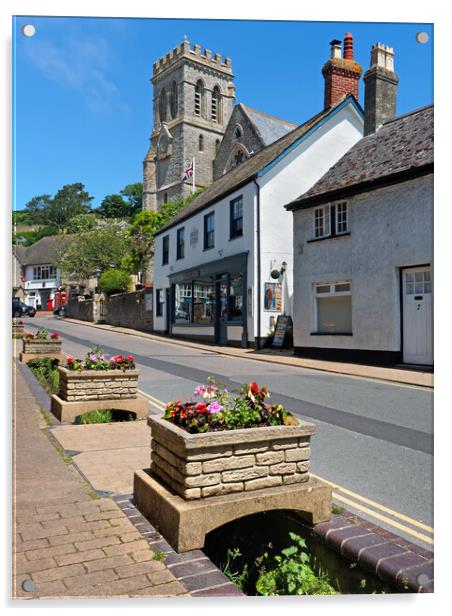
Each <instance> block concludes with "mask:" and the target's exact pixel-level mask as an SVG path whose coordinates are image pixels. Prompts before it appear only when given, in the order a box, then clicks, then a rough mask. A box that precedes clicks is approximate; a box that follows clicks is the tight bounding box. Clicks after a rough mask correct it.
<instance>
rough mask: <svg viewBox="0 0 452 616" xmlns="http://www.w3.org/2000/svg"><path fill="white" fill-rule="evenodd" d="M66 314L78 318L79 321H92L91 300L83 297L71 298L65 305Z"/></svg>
mask: <svg viewBox="0 0 452 616" xmlns="http://www.w3.org/2000/svg"><path fill="white" fill-rule="evenodd" d="M66 315H67V316H68V317H69V318H71V319H78V320H79V321H91V322H92V321H93V320H94V316H93V300H92V299H85V300H82V301H79V300H78V299H71V300H70V301H69V302H68V303H67V306H66Z"/></svg>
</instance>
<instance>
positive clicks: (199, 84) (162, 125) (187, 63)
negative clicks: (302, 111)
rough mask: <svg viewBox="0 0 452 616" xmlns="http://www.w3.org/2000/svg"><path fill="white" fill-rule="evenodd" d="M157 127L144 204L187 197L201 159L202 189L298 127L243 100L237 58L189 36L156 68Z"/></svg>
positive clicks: (198, 179)
mask: <svg viewBox="0 0 452 616" xmlns="http://www.w3.org/2000/svg"><path fill="white" fill-rule="evenodd" d="M152 85H153V119H154V124H153V131H152V134H151V138H150V141H151V145H150V148H149V151H148V152H147V155H146V158H145V159H144V162H143V207H144V209H157V208H158V207H159V206H160V205H161V204H162V203H166V202H167V201H173V200H176V199H180V198H182V197H186V196H188V195H189V194H191V192H192V188H193V186H192V179H187V180H185V181H183V180H182V176H183V172H184V167H185V165H186V164H187V163H189V162H191V161H192V160H193V158H194V159H195V188H201V187H205V186H209V185H210V184H212V182H213V181H214V180H216V179H217V178H219V177H220V176H222V175H223V174H224V173H226V172H227V171H229V170H231V169H232V168H233V167H235V166H237V165H238V164H240V163H241V162H243V161H244V160H246V159H248V158H250V157H251V156H253V155H254V154H257V152H259V151H260V150H262V149H263V148H265V147H266V146H268V145H270V144H271V143H273V142H274V141H276V140H278V139H280V138H281V137H284V136H285V135H287V134H288V133H290V132H291V131H293V130H294V129H295V128H296V124H292V123H291V122H286V121H284V120H280V119H278V118H274V117H272V116H270V115H267V114H265V113H262V112H260V111H256V110H254V109H251V108H250V107H247V106H245V105H243V104H242V103H240V104H238V105H235V102H236V98H235V86H234V75H233V73H232V62H231V59H230V58H224V59H223V58H222V56H221V54H218V53H215V54H212V52H211V51H210V50H209V49H205V50H204V51H203V52H202V51H201V47H200V46H199V45H194V47H193V48H191V47H190V42H189V41H188V40H186V39H185V40H184V41H183V42H182V43H181V45H179V46H177V47H175V48H174V49H173V50H172V51H170V52H169V53H168V54H166V56H164V57H163V58H160V60H157V62H155V63H154V66H153V77H152Z"/></svg>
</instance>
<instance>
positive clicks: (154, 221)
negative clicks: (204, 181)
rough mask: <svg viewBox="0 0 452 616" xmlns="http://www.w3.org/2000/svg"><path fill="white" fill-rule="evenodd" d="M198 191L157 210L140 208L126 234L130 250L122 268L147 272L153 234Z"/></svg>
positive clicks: (188, 202)
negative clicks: (128, 238) (129, 242)
mask: <svg viewBox="0 0 452 616" xmlns="http://www.w3.org/2000/svg"><path fill="white" fill-rule="evenodd" d="M200 192H201V191H200V190H198V191H197V192H196V193H194V194H193V195H190V196H188V197H186V198H185V199H179V200H178V201H169V202H168V203H165V204H163V205H162V206H161V209H160V210H157V211H154V210H151V211H150V210H142V211H140V212H138V213H137V214H136V215H135V217H134V219H133V221H132V224H131V225H130V229H129V233H128V235H129V237H130V240H131V251H130V254H129V255H128V257H127V259H126V260H125V261H124V262H123V268H127V269H129V271H132V272H134V273H137V272H138V271H142V272H145V273H146V272H148V270H149V266H150V264H151V262H152V258H153V256H154V245H155V235H156V234H157V233H158V232H159V231H160V229H162V227H163V226H164V225H166V223H167V222H169V221H170V220H172V219H173V218H174V216H176V214H178V213H179V212H181V211H182V210H183V209H184V208H186V207H187V205H189V204H190V203H191V202H192V201H193V199H194V198H195V197H197V196H198V195H199V193H200ZM145 278H146V276H145Z"/></svg>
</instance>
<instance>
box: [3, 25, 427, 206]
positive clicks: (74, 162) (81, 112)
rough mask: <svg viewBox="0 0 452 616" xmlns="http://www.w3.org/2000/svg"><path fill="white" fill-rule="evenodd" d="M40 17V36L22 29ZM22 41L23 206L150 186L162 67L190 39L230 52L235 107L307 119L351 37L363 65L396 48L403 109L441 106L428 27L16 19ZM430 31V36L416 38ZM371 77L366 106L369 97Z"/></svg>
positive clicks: (18, 198)
mask: <svg viewBox="0 0 452 616" xmlns="http://www.w3.org/2000/svg"><path fill="white" fill-rule="evenodd" d="M28 23H32V24H33V25H34V26H35V28H36V34H35V36H34V37H31V38H27V37H25V36H23V35H22V34H21V28H22V26H23V25H25V24H28ZM13 30H14V34H15V44H14V50H13V55H14V84H15V88H14V109H13V113H14V137H15V147H14V152H15V157H14V173H15V177H14V184H13V186H14V207H15V208H16V209H22V208H23V207H24V206H25V204H26V203H27V201H29V200H30V199H31V198H32V197H33V196H35V195H40V194H54V193H55V192H56V191H57V190H58V189H59V188H61V186H63V185H64V184H68V183H73V182H83V183H84V184H85V187H86V189H87V190H88V191H89V192H90V194H91V195H93V196H94V197H95V199H94V201H93V205H94V206H97V205H99V204H100V202H101V201H102V199H103V197H104V196H105V195H107V194H112V193H117V192H119V191H120V190H121V189H122V188H123V187H124V186H125V185H126V184H129V183H132V182H138V181H141V179H142V175H141V170H142V160H143V158H144V156H145V153H146V150H147V148H148V145H149V135H150V132H151V129H152V87H151V84H150V81H149V80H150V78H151V76H152V64H153V62H154V61H155V60H156V59H158V58H160V57H161V56H163V55H165V54H166V53H167V52H168V51H169V50H170V49H172V48H174V47H175V46H176V45H177V44H179V43H180V42H181V41H182V39H183V37H184V35H186V36H187V37H188V39H189V41H190V43H191V44H192V45H193V44H195V43H199V44H200V45H201V47H203V48H204V47H207V48H208V49H211V50H212V52H219V53H221V54H223V56H229V57H231V58H232V66H233V71H234V74H235V84H236V95H237V102H243V103H245V104H246V105H248V106H250V107H253V108H255V109H258V110H260V111H264V112H266V113H269V114H271V115H274V116H277V117H280V118H283V119H285V120H290V121H292V122H295V123H302V122H304V121H305V120H306V119H308V118H309V117H311V116H313V115H314V114H316V113H318V112H319V111H320V110H321V109H322V107H323V77H322V74H321V68H322V66H323V64H324V62H325V61H326V60H327V59H328V57H329V42H330V40H332V39H333V38H338V39H343V37H344V35H345V33H346V32H349V31H350V32H352V34H353V36H354V42H355V59H356V60H357V61H358V62H359V63H360V64H361V65H362V67H363V69H364V71H365V70H366V69H367V68H368V67H369V60H370V48H371V46H372V44H374V43H376V42H377V41H380V42H383V43H385V44H387V45H390V46H392V47H394V48H395V54H396V57H395V65H396V71H397V73H398V76H399V80H400V82H399V92H398V100H397V112H398V114H402V113H406V112H407V111H411V110H412V109H415V108H417V107H421V106H423V105H426V104H429V103H431V102H433V27H432V26H431V25H428V24H405V23H404V24H387V23H384V24H383V23H382V24H379V23H362V22H356V23H349V22H342V23H340V22H334V23H328V22H300V21H297V22H295V21H294V22H281V21H280V22H278V21H267V22H262V21H261V22H259V21H227V20H205V21H202V20H187V19H184V20H182V19H180V20H179V19H113V18H111V19H108V18H105V19H104V18H93V17H87V18H59V17H29V18H27V17H18V18H16V19H15V21H14V23H13ZM419 31H425V32H427V33H428V34H429V37H430V40H429V42H428V43H426V44H424V45H421V44H419V43H417V42H416V38H415V37H416V33H417V32H419ZM363 97H364V92H363V83H362V80H361V85H360V103H361V104H363Z"/></svg>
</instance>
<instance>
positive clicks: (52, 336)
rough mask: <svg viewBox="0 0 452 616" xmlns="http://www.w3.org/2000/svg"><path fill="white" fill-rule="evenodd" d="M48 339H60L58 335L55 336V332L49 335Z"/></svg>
mask: <svg viewBox="0 0 452 616" xmlns="http://www.w3.org/2000/svg"><path fill="white" fill-rule="evenodd" d="M50 337H51V338H52V340H58V339H59V337H60V334H57V333H56V332H54V333H53V334H50Z"/></svg>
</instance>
